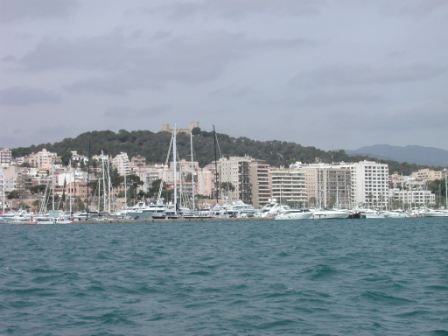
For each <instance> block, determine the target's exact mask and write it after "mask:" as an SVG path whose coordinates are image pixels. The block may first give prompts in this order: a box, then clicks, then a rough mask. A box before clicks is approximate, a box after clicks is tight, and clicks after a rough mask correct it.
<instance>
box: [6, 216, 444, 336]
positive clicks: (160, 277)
mask: <svg viewBox="0 0 448 336" xmlns="http://www.w3.org/2000/svg"><path fill="white" fill-rule="evenodd" d="M0 335H20V336H23V335H58V336H59V335H437V336H438V335H448V218H409V219H376V220H363V219H353V220H322V221H319V220H302V221H256V220H248V221H209V222H207V221H203V222H154V223H147V224H84V225H78V224H70V225H23V224H22V225H8V224H2V225H0Z"/></svg>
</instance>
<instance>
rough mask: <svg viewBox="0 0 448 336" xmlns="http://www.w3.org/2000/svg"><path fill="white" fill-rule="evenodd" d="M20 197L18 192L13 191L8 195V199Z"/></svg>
mask: <svg viewBox="0 0 448 336" xmlns="http://www.w3.org/2000/svg"><path fill="white" fill-rule="evenodd" d="M19 197H20V192H19V191H18V190H13V191H10V192H9V193H8V197H7V198H8V199H10V200H11V199H17V198H19Z"/></svg>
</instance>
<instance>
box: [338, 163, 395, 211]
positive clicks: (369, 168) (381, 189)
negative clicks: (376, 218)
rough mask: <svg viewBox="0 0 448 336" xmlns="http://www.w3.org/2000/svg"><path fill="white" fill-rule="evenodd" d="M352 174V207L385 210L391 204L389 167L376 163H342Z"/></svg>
mask: <svg viewBox="0 0 448 336" xmlns="http://www.w3.org/2000/svg"><path fill="white" fill-rule="evenodd" d="M338 166H339V167H341V168H345V169H349V170H350V172H351V189H352V205H353V206H358V207H367V208H380V209H385V208H387V206H388V203H389V166H388V165H387V164H383V163H378V162H374V161H360V162H355V163H340V164H338Z"/></svg>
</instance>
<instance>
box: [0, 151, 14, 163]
mask: <svg viewBox="0 0 448 336" xmlns="http://www.w3.org/2000/svg"><path fill="white" fill-rule="evenodd" d="M11 161H12V152H11V150H10V149H9V148H0V166H9V165H10V164H11Z"/></svg>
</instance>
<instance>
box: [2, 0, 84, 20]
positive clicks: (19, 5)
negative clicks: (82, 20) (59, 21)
mask: <svg viewBox="0 0 448 336" xmlns="http://www.w3.org/2000/svg"><path fill="white" fill-rule="evenodd" d="M76 6H77V1H75V0H37V1H33V0H31V1H30V0H0V23H2V22H3V23H8V22H13V21H17V20H23V19H47V18H59V17H67V16H68V15H69V14H70V13H72V10H73V9H74V8H76Z"/></svg>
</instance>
